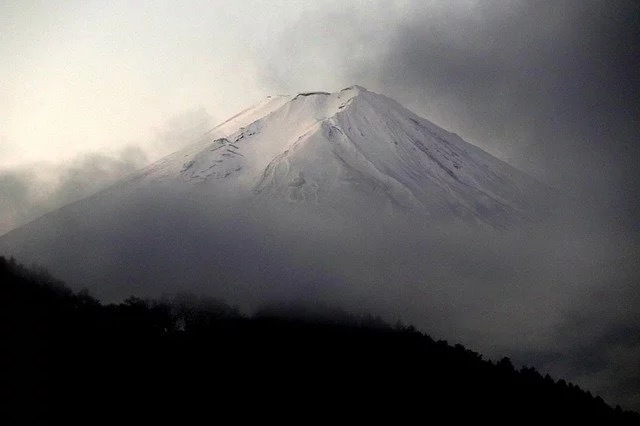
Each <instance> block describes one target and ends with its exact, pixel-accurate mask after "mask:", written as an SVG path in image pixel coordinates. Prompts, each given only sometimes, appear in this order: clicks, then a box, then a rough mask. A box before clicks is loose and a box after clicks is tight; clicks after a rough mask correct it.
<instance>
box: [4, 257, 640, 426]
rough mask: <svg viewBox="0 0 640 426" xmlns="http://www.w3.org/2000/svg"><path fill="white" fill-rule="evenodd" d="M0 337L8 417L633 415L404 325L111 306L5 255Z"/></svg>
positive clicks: (213, 307) (191, 306)
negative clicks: (6, 257)
mask: <svg viewBox="0 0 640 426" xmlns="http://www.w3.org/2000/svg"><path fill="white" fill-rule="evenodd" d="M0 344H1V347H0V354H1V355H0V373H1V376H0V377H2V379H1V381H0V392H1V394H0V401H1V402H0V406H1V410H2V411H1V412H0V416H1V417H2V419H4V420H3V421H2V424H69V423H76V422H77V423H82V424H98V423H111V424H152V425H153V424H169V423H171V424H190V423H191V422H190V420H193V422H194V423H198V424H214V423H229V422H234V423H240V422H243V421H245V420H249V419H258V420H260V421H261V422H267V421H271V420H276V421H278V422H280V423H282V422H294V423H297V424H306V423H314V422H317V421H319V420H322V419H324V420H328V421H330V422H331V423H338V422H343V421H349V420H351V421H356V422H359V423H360V422H363V421H366V420H373V419H375V420H383V419H389V420H392V421H393V422H394V423H403V422H405V421H407V422H408V421H411V422H412V423H414V422H415V423H427V424H428V423H434V422H435V423H440V422H442V421H443V420H446V421H455V420H472V421H474V422H478V421H483V420H488V421H492V422H494V423H496V422H499V423H502V422H505V423H506V422H509V423H513V422H519V423H520V422H528V421H531V420H542V421H545V422H556V421H559V420H562V421H566V422H570V423H571V424H578V422H585V423H589V424H593V423H594V422H597V423H599V424H637V423H640V422H639V420H640V416H638V415H637V414H635V413H632V412H623V411H622V410H621V409H620V407H616V408H615V409H613V408H612V407H610V406H608V405H607V404H606V403H605V402H604V401H603V400H602V399H601V398H600V397H594V396H593V395H591V393H589V392H585V391H583V390H581V389H580V388H579V387H577V386H575V385H572V384H568V383H566V382H565V381H563V380H559V381H554V380H553V379H551V378H550V377H549V376H544V377H543V376H542V375H540V374H539V373H538V372H537V371H536V370H535V369H533V368H522V369H520V370H516V369H514V367H513V366H512V365H511V363H510V362H509V360H508V359H507V358H505V359H503V360H501V361H499V362H497V363H492V362H490V361H487V360H483V359H482V356H481V355H479V354H477V353H475V352H472V351H470V350H468V349H465V348H464V347H462V346H461V345H455V346H451V345H449V344H448V343H447V342H444V341H434V340H433V339H432V338H430V337H429V336H427V335H424V334H422V333H419V332H418V331H416V330H415V329H413V328H412V327H404V326H395V327H390V326H388V325H385V324H384V323H382V322H381V321H380V320H378V319H376V318H372V317H356V316H350V315H347V314H345V313H343V312H340V311H333V312H329V311H327V310H323V311H321V312H320V311H317V310H316V311H315V312H313V313H311V314H310V313H309V311H304V310H291V309H288V310H287V309H284V308H282V307H271V308H269V309H264V310H263V311H262V312H260V313H258V314H256V315H254V316H253V317H247V316H244V315H241V314H240V313H239V311H238V310H237V309H234V308H232V307H230V306H228V305H226V304H224V303H221V302H219V301H216V300H213V299H202V298H196V297H188V296H180V297H173V298H171V299H166V300H161V301H143V300H140V299H136V298H131V299H128V300H126V301H124V302H123V303H120V304H111V305H106V306H105V305H102V304H101V303H99V302H98V301H97V300H95V299H94V298H92V297H91V296H89V295H88V294H86V293H82V292H80V293H73V292H72V291H71V290H69V289H68V288H66V287H65V286H64V285H63V284H62V283H61V282H59V281H57V280H55V279H53V278H52V277H50V276H49V275H48V274H47V273H46V272H43V271H40V272H39V271H34V270H28V269H25V268H24V267H22V266H20V265H18V264H16V263H15V262H14V261H8V260H6V259H5V258H2V257H0Z"/></svg>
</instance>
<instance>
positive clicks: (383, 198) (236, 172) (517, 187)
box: [131, 86, 542, 227]
mask: <svg viewBox="0 0 640 426" xmlns="http://www.w3.org/2000/svg"><path fill="white" fill-rule="evenodd" d="M136 180H137V183H136V184H137V185H149V184H151V183H153V182H168V181H173V182H174V183H175V182H176V181H178V182H181V183H184V184H187V185H208V186H210V187H215V188H216V190H217V191H224V192H229V191H230V192H233V193H235V194H237V195H240V194H242V195H244V196H249V197H255V198H258V199H260V198H262V199H264V198H267V199H270V200H273V199H278V200H281V201H282V202H284V203H293V204H297V203H304V204H308V205H319V206H322V207H327V208H330V209H332V210H333V211H340V212H345V211H351V212H352V211H354V210H355V211H358V210H359V209H360V208H362V207H366V206H376V209H378V210H381V209H382V210H385V211H388V212H394V211H401V212H406V211H412V212H415V213H418V214H420V215H422V217H423V218H425V219H426V220H433V219H438V218H443V217H449V218H451V217H456V218H459V219H461V220H464V221H473V222H479V223H486V224H490V225H492V226H495V227H508V226H510V225H513V224H514V223H518V222H521V221H522V220H526V219H532V218H534V216H535V213H536V212H534V210H535V204H532V203H530V202H528V200H530V197H531V195H532V194H533V193H540V192H541V191H542V189H541V185H540V184H539V183H537V182H535V181H533V179H531V178H529V177H528V176H526V175H524V174H523V173H521V172H519V171H518V170H516V169H514V168H513V167H511V166H509V165H507V164H506V163H504V162H502V161H500V160H498V159H496V158H495V157H492V156H491V155H489V154H487V153H486V152H484V151H482V150H480V149H478V148H477V147H475V146H473V145H471V144H469V143H466V142H465V141H463V140H462V139H461V138H460V137H458V136H457V135H455V134H453V133H449V132H447V131H445V130H443V129H441V128H439V127H438V126H436V125H434V124H433V123H431V122H429V121H428V120H425V119H423V118H421V117H418V116H417V115H415V114H413V113H412V112H411V111H409V110H407V109H406V108H404V107H402V106H401V105H399V104H398V103H396V102H395V101H393V100H392V99H389V98H387V97H385V96H382V95H378V94H375V93H372V92H369V91H367V90H366V89H364V88H362V87H359V86H353V87H350V88H347V89H344V90H341V91H340V92H337V93H327V92H308V93H300V94H298V95H296V96H293V97H290V96H276V97H269V98H267V99H266V100H264V101H263V102H261V103H259V104H258V105H256V106H254V107H253V108H250V109H248V110H246V111H243V112H242V113H240V114H238V115H236V116H234V117H232V118H231V119H229V120H227V121H226V122H224V123H223V124H221V125H220V126H218V127H216V128H215V129H213V130H212V131H211V132H210V133H209V134H208V135H207V136H206V137H204V138H203V139H202V140H201V141H199V142H198V143H195V144H193V145H192V146H189V147H188V148H186V149H184V150H181V151H179V152H176V153H175V154H173V155H170V156H168V157H166V158H165V159H163V160H161V161H159V162H157V163H155V164H154V165H152V166H150V167H148V168H147V169H145V170H144V171H143V172H142V173H141V174H140V175H139V176H137V177H136V178H134V179H133V180H132V182H133V181H136ZM131 184H133V183H131Z"/></svg>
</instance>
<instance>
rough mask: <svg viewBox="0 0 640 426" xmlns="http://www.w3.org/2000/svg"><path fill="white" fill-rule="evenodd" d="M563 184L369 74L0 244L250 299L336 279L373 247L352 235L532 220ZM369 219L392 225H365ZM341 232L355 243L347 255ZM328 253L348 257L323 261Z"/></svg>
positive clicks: (272, 100)
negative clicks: (368, 85)
mask: <svg viewBox="0 0 640 426" xmlns="http://www.w3.org/2000/svg"><path fill="white" fill-rule="evenodd" d="M548 194H549V191H548V190H547V188H546V187H544V186H543V185H541V184H539V183H538V182H536V181H535V180H533V179H532V178H530V177H528V176H527V175H525V174H524V173H521V172H520V171H518V170H516V169H515V168H513V167H511V166H509V165H508V164H506V163H504V162H502V161H500V160H499V159H497V158H495V157H493V156H491V155H489V154H488V153H486V152H484V151H482V150H480V149H479V148H477V147H475V146H473V145H471V144H469V143H467V142H465V141H463V140H462V139H461V138H460V137H458V136H457V135H455V134H453V133H450V132H447V131H446V130H444V129H442V128H440V127H438V126H436V125H435V124H433V123H431V122H430V121H428V120H426V119H424V118H421V117H419V116H417V115H416V114H414V113H412V112H411V111H409V110H407V109H406V108H404V107H402V106H401V105H399V104H398V103H397V102H395V101H393V100H392V99H389V98H387V97H385V96H382V95H379V94H375V93H372V92H369V91H368V90H366V89H364V88H362V87H359V86H353V87H349V88H346V89H343V90H341V91H339V92H337V93H326V92H308V93H300V94H298V95H296V96H273V97H268V98H266V99H264V100H263V101H262V102H260V103H258V104H257V105H255V106H253V107H251V108H249V109H247V110H245V111H243V112H241V113H239V114H237V115H235V116H233V117H231V118H230V119H229V120H227V121H225V122H224V123H222V124H220V125H219V126H217V127H215V128H214V129H212V130H211V131H209V132H208V133H207V134H205V135H204V136H203V137H202V138H201V139H200V140H199V141H197V142H195V143H193V144H192V145H190V146H188V147H186V148H184V149H182V150H180V151H177V152H175V153H173V154H171V155H169V156H167V157H165V158H163V159H161V160H160V161H158V162H156V163H154V164H152V165H150V166H148V167H146V168H144V169H143V170H141V171H139V172H137V173H135V174H134V175H132V176H130V177H129V178H128V179H125V180H124V181H122V182H120V183H118V184H117V185H115V186H112V187H110V188H108V189H106V190H104V191H102V192H99V193H97V194H95V195H93V196H91V197H89V198H86V199H84V200H81V201H79V202H76V203H74V204H71V205H68V206H66V207H63V208H61V209H59V210H56V211H54V212H52V213H49V214H47V215H45V216H43V217H41V218H39V219H37V220H35V221H33V222H31V223H30V224H27V225H26V226H23V227H21V228H19V229H17V230H14V231H12V232H10V233H8V234H6V235H4V236H2V237H0V253H5V254H7V255H15V256H16V257H17V258H18V259H19V260H21V261H23V262H27V263H29V262H37V263H39V264H42V265H44V266H46V267H47V268H49V269H50V270H51V271H52V272H53V273H55V274H56V275H58V276H60V277H61V278H63V279H64V280H65V281H67V282H69V283H71V284H72V285H73V284H74V283H86V282H91V283H97V284H96V288H93V289H92V290H93V291H94V292H95V293H97V294H98V295H100V296H103V297H107V298H118V297H122V296H123V295H129V294H131V293H139V294H147V293H148V292H149V291H151V290H150V288H152V293H154V294H157V293H159V292H162V291H169V290H171V289H175V287H174V286H175V283H176V282H190V283H191V284H190V285H193V286H195V288H193V289H195V290H202V289H210V288H211V286H212V284H211V280H212V278H211V277H212V275H215V277H216V281H217V282H218V284H216V286H217V287H216V288H217V289H218V291H221V292H222V294H219V295H220V296H221V297H225V298H228V299H230V300H237V299H242V300H246V299H251V298H252V297H255V295H256V294H257V293H261V294H262V295H264V293H265V292H266V293H269V291H268V290H267V289H264V288H263V289H259V290H257V289H256V285H257V284H255V283H256V282H263V281H265V280H270V282H282V281H290V280H292V279H294V278H295V279H296V280H297V281H298V282H299V281H307V282H309V281H313V282H319V281H326V275H327V271H328V270H329V271H330V272H329V273H328V274H329V275H331V278H330V279H329V281H331V282H332V283H333V282H336V279H335V276H334V275H335V274H334V272H335V268H336V266H335V265H336V264H339V263H340V262H341V261H344V259H345V257H344V256H343V257H340V258H338V257H335V256H341V255H340V254H339V253H343V254H344V253H348V254H349V255H350V254H351V253H353V252H355V251H357V250H354V249H353V248H354V245H353V244H355V243H352V241H355V240H358V241H362V240H363V239H367V238H370V237H371V236H372V235H375V236H380V237H381V238H383V239H384V238H386V237H385V234H384V233H385V232H391V233H392V234H396V233H397V228H395V227H394V225H393V224H394V223H398V222H400V223H404V222H406V220H409V218H410V220H414V221H416V223H420V224H433V225H436V226H438V225H439V224H444V223H448V224H450V223H462V224H473V225H474V226H480V227H485V228H486V227H490V228H510V227H517V226H520V225H522V224H526V223H530V222H532V221H535V220H537V218H539V217H541V216H542V215H543V214H544V210H545V207H544V203H540V200H543V199H545V198H546V197H547V195H548ZM342 220H345V221H346V222H345V223H342V222H341V221H342ZM369 221H377V222H376V225H375V226H369V225H367V226H363V224H365V223H368V222H369ZM394 221H395V222H394ZM354 223H355V227H354ZM355 228H359V229H357V230H355ZM385 229H386V230H385ZM292 230H296V232H297V234H295V233H294V232H293V231H292ZM328 234H334V235H336V236H337V237H339V238H342V239H344V240H345V241H343V243H344V244H343V245H342V250H343V252H341V251H340V250H338V249H337V248H336V247H337V246H336V244H335V241H331V240H330V238H328V237H327V235H328ZM347 235H349V236H348V237H347ZM347 240H348V241H347ZM384 244H386V243H384ZM384 244H383V246H384ZM365 246H366V247H368V248H367V250H372V249H373V248H372V247H373V246H372V245H371V244H369V243H367V244H365ZM317 250H324V251H325V252H330V253H331V256H334V257H331V256H330V258H329V260H326V261H325V260H323V261H322V262H320V261H319V260H318V256H317V255H316V254H317ZM381 250H382V251H387V250H388V247H382V248H381ZM267 257H268V258H267ZM369 261H371V260H367V262H369ZM314 262H320V263H321V264H314ZM292 263H297V264H298V265H305V267H304V271H300V270H295V271H293V269H292V268H294V266H292ZM353 263H354V262H351V264H353ZM369 269H370V268H369ZM283 271H287V272H283ZM343 278H344V277H343ZM344 280H348V278H344ZM248 283H253V284H248ZM336 285H337V284H336ZM291 286H292V285H291ZM291 286H288V287H286V288H282V287H278V289H277V290H274V292H273V294H270V296H271V297H274V298H277V297H280V296H281V295H282V294H285V293H286V294H289V293H288V292H289V291H291V290H292V289H291ZM318 287H319V288H320V286H318ZM240 289H244V290H240ZM293 290H295V291H299V292H301V293H303V294H307V293H305V290H302V289H300V288H299V287H298V286H295V288H294V289H293ZM295 291H294V292H295ZM318 291H319V290H318ZM322 291H328V290H327V287H326V286H325V287H322ZM238 292H240V293H242V295H243V296H241V295H239V294H238Z"/></svg>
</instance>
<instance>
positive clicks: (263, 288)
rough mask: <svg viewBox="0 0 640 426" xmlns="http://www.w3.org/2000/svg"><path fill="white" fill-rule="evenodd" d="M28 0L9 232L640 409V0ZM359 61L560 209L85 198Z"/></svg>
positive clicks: (82, 262)
mask: <svg viewBox="0 0 640 426" xmlns="http://www.w3.org/2000/svg"><path fill="white" fill-rule="evenodd" d="M24 4H26V6H23V3H20V4H19V3H15V4H12V5H9V4H8V3H7V5H5V6H3V7H4V8H5V9H4V11H5V13H2V16H4V18H3V19H4V20H5V21H3V22H5V23H6V26H5V28H11V29H12V31H9V32H8V34H9V35H8V37H7V38H6V40H5V39H3V40H2V42H0V53H2V55H3V57H6V58H11V60H7V61H5V62H4V63H3V64H0V77H2V81H3V82H6V84H2V85H0V109H1V110H2V112H3V114H0V165H2V169H1V170H0V234H3V233H7V235H6V236H4V238H3V240H2V241H1V242H0V254H6V255H12V254H13V255H15V256H16V258H17V259H18V260H19V261H21V262H27V263H31V262H35V263H39V264H42V265H45V266H46V267H47V268H49V269H50V270H51V272H52V273H54V274H55V275H58V276H59V277H60V278H62V279H64V280H66V281H68V282H69V284H70V285H72V286H74V287H75V288H80V287H88V288H89V290H90V291H91V292H92V293H93V294H95V295H97V296H99V297H100V298H102V299H103V300H105V301H117V300H121V299H122V298H123V297H127V296H130V295H138V296H142V297H160V296H162V294H163V293H175V292H177V291H181V290H184V291H190V292H194V293H197V294H209V295H212V296H216V297H221V298H223V299H225V300H227V301H228V302H229V303H238V304H240V305H241V306H242V307H243V309H244V310H247V311H252V310H255V309H259V307H260V306H262V305H263V304H266V303H270V302H279V301H282V300H285V301H287V300H288V301H294V302H295V301H301V302H302V301H315V300H319V301H323V302H326V303H330V304H336V305H340V306H341V307H343V308H345V309H347V310H350V311H355V312H358V311H367V312H371V313H373V314H380V315H383V316H384V317H385V318H386V319H387V320H389V321H391V322H394V321H395V320H397V319H402V320H403V321H404V322H405V323H413V324H415V325H416V326H418V327H419V328H420V329H422V330H424V331H425V332H428V333H431V334H433V335H434V337H437V338H445V339H449V340H450V341H452V342H458V341H460V342H461V343H464V344H465V345H467V346H468V347H470V348H472V349H475V350H479V351H482V352H484V353H486V354H487V355H489V356H495V357H498V356H505V355H507V356H511V357H512V358H513V359H514V361H515V362H516V363H527V364H532V365H534V366H535V367H536V368H538V369H539V370H540V371H542V372H547V371H548V372H550V373H552V374H555V375H556V376H557V377H565V378H567V379H569V380H572V381H575V382H577V383H578V384H580V385H581V386H583V387H586V388H588V389H591V390H592V391H593V392H596V393H600V394H601V395H602V396H603V397H604V398H605V399H606V400H607V402H609V403H613V404H615V403H620V404H622V405H623V406H625V407H630V408H634V409H636V410H638V409H640V381H639V377H640V364H639V363H638V359H640V330H639V329H638V327H637V326H636V324H640V317H639V315H638V312H640V309H638V307H640V300H639V298H638V294H640V292H639V291H638V283H639V282H640V271H639V268H638V266H637V265H638V264H639V262H638V259H639V258H640V256H639V255H640V242H639V241H638V234H639V233H638V231H639V230H640V222H639V220H638V218H640V203H639V201H638V197H637V194H638V189H639V188H640V173H638V167H637V164H638V159H639V158H640V146H639V144H638V141H640V126H639V125H638V117H639V116H640V102H638V99H639V98H640V72H639V69H638V68H639V66H638V64H639V63H640V42H639V41H640V22H639V20H640V5H639V4H638V2H637V1H633V0H620V1H613V2H599V1H591V0H584V1H578V0H575V1H571V0H559V1H553V2H526V1H513V2H504V1H497V0H496V1H493V0H488V1H482V2H479V1H459V2H438V1H429V2H428V1H397V2H393V3H386V4H375V5H374V4H372V2H364V1H362V2H358V1H354V2H323V3H322V4H314V5H308V4H307V5H303V4H302V3H300V2H284V1H283V2H273V3H270V4H269V5H266V4H264V2H262V3H261V2H246V3H245V2H243V3H242V5H238V2H216V4H215V5H213V6H212V5H211V4H206V3H203V2H198V1H194V2H184V3H181V4H180V5H171V4H164V3H163V4H160V5H155V6H152V5H150V4H146V5H143V6H136V7H133V6H127V5H126V4H125V3H122V4H112V5H110V6H104V7H97V5H96V4H90V3H87V4H86V5H80V4H75V5H74V4H69V5H67V6H65V7H59V8H55V11H51V13H49V11H47V10H46V9H47V8H39V7H34V6H33V4H32V3H24ZM352 84H360V85H363V86H365V87H367V88H368V89H370V90H373V91H376V92H379V93H383V94H385V95H387V96H389V97H391V98H393V99H395V100H397V101H399V102H400V103H401V104H403V105H405V106H407V107H409V108H410V109H411V110H413V111H414V112H416V113H417V114H418V115H420V116H423V117H425V118H427V119H429V120H431V121H433V122H434V123H436V124H438V125H440V126H442V127H443V128H446V129H447V130H450V131H452V132H456V133H457V134H459V135H460V136H461V137H462V138H463V139H465V140H467V141H469V142H471V143H474V144H475V145H478V146H480V147H481V148H483V149H485V150H487V151H488V152H490V153H492V154H494V155H496V156H497V157H499V158H501V159H503V160H505V161H507V162H508V163H510V164H512V165H514V166H516V167H518V168H520V169H522V170H524V171H526V172H527V173H529V174H530V175H532V176H534V177H535V178H537V179H538V180H540V181H541V182H544V183H546V184H548V185H550V186H552V187H554V188H555V189H556V190H557V191H558V192H559V193H560V194H561V197H562V198H564V199H565V200H566V201H567V204H566V205H563V206H562V207H558V210H559V212H558V213H559V214H558V217H560V218H562V219H561V220H558V221H555V220H554V221H547V222H546V223H542V224H539V225H537V227H533V228H531V229H525V230H518V231H510V232H500V233H496V232H494V231H493V230H485V229H480V230H479V229H468V228H466V227H461V226H458V225H454V224H446V223H445V224H438V226H432V224H424V223H420V222H417V223H416V222H415V221H411V220H410V219H407V218H402V219H399V218H396V219H394V220H392V221H389V220H388V219H387V218H384V219H383V218H380V217H375V214H374V213H372V212H370V211H364V212H360V216H359V217H357V218H356V219H353V218H352V219H345V218H339V217H335V216H334V215H331V214H325V213H318V212H304V211H298V212H297V213H298V214H296V215H291V214H289V213H286V212H282V211H280V209H279V207H278V206H255V205H239V204H238V203H237V200H232V199H225V198H221V197H220V196H219V194H210V197H208V198H207V197H205V198H203V197H202V196H199V195H197V194H195V193H193V194H189V193H174V192H171V191H169V192H165V191H164V189H166V188H162V187H158V188H156V191H155V192H154V193H153V194H152V195H149V194H147V195H145V196H139V197H135V196H134V195H135V192H134V193H132V195H131V196H130V197H127V198H125V199H118V198H114V197H113V196H106V197H100V200H101V201H100V203H99V204H98V205H94V206H93V207H88V206H90V200H85V201H83V199H84V198H85V197H87V196H90V195H92V194H94V193H96V192H98V191H106V192H105V193H106V194H109V193H110V192H109V189H108V188H109V187H110V185H114V184H118V182H120V181H121V179H123V178H124V177H125V176H130V174H131V173H133V172H135V171H136V170H138V169H140V168H141V167H144V166H146V165H148V164H149V163H152V162H153V161H154V160H156V159H159V158H161V157H162V156H163V155H166V154H169V153H170V152H173V151H176V150H178V149H180V148H182V147H184V146H186V145H187V144H188V143H189V142H191V141H193V140H195V139H196V138H198V137H199V136H200V135H202V134H203V133H204V132H205V131H207V130H208V129H210V128H211V127H212V126H213V125H214V124H216V123H218V122H221V121H223V120H224V119H226V118H227V117H229V116H231V115H233V114H234V113H236V112H238V111H240V110H241V109H242V108H244V107H246V106H248V105H250V104H251V103H252V102H254V101H256V100H258V99H260V98H261V97H263V96H266V95H270V94H277V93H297V92H304V91H311V90H326V91H334V90H338V89H340V88H343V87H347V86H350V85H352ZM172 117H173V118H172ZM69 203H74V204H72V205H69V206H67V205H68V204H69ZM63 206H67V207H63ZM60 207H62V208H63V209H65V212H68V213H69V214H68V215H67V216H66V217H67V218H68V219H67V222H61V221H60V220H59V219H57V218H56V216H55V215H48V216H44V217H42V218H40V219H38V220H36V221H35V222H31V223H29V224H27V225H26V227H25V228H19V226H20V225H23V224H26V223H28V222H30V221H31V220H33V219H36V218H38V217H39V216H41V215H43V214H45V213H47V212H50V211H52V210H55V209H57V208H60ZM88 208H91V210H86V209H88ZM211 211H215V212H217V213H216V214H215V215H213V216H212V215H211V213H210V212H211ZM160 212H162V213H163V214H162V215H160V214H159V213H160ZM166 212H170V215H169V216H170V218H169V220H166V219H163V221H160V219H159V218H160V217H163V218H166V217H167V215H166V214H165V213H166ZM372 216H374V217H372ZM125 219H126V220H125ZM193 224H196V225H193ZM69 229H75V230H77V231H78V232H77V233H73V235H69V233H68V230H69ZM9 231H12V232H9ZM80 231H83V232H85V231H86V232H85V234H82V232H80ZM29 232H30V233H31V234H32V235H36V236H37V237H35V238H33V239H30V240H29V241H27V242H24V241H23V240H22V237H23V236H24V235H26V234H27V233H29ZM79 247H92V249H91V250H81V249H79Z"/></svg>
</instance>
